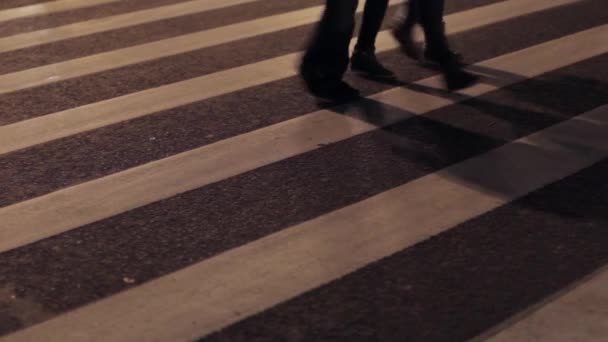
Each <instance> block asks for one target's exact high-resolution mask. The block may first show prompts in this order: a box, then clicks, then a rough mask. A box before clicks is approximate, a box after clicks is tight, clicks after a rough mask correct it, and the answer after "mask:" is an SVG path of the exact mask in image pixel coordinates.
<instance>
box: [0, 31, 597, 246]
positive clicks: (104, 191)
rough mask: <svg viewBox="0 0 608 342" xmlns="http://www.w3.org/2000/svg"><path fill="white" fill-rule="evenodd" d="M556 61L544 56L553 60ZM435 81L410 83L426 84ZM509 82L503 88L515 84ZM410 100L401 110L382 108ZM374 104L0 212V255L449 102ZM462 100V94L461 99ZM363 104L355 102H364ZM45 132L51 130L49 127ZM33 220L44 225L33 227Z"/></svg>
mask: <svg viewBox="0 0 608 342" xmlns="http://www.w3.org/2000/svg"><path fill="white" fill-rule="evenodd" d="M606 37H608V25H604V26H600V27H597V28H594V29H591V30H587V31H582V32H579V33H576V34H573V35H570V36H567V37H563V38H560V39H556V40H553V41H549V42H546V43H542V44H539V45H536V46H533V47H530V48H527V49H523V50H520V51H518V52H514V53H510V54H508V55H506V56H500V57H496V58H494V59H491V60H488V61H486V62H483V63H481V65H485V66H488V67H492V68H495V69H497V70H502V71H503V72H507V73H512V74H518V73H520V72H523V73H525V74H526V75H527V76H528V77H533V76H537V75H540V74H542V73H545V72H549V71H551V70H555V69H556V68H560V67H564V66H566V65H569V64H572V63H576V62H579V61H582V60H585V59H588V58H591V57H594V56H597V55H600V54H603V53H606V52H608V45H606V44H603V43H602V42H605V41H606ZM556 55H558V56H562V58H552V57H553V56H556ZM438 80H439V76H435V77H431V78H429V79H425V80H422V81H420V82H418V83H417V84H419V85H423V84H424V85H428V84H433V83H434V82H438ZM516 81H517V80H514V79H513V78H508V79H507V81H504V84H503V86H505V85H508V84H512V83H514V82H516ZM494 89H496V87H495V86H491V85H483V84H482V85H479V86H477V87H475V88H472V89H471V90H470V92H472V93H475V95H481V94H484V93H487V92H490V91H492V90H494ZM405 97H407V98H411V99H412V101H411V102H410V104H409V107H406V103H402V104H401V105H400V106H401V107H402V108H404V109H408V111H403V110H399V109H396V108H394V107H391V106H383V105H381V103H382V102H387V103H395V102H396V101H399V99H401V98H405ZM370 98H371V99H372V100H376V101H379V102H377V103H380V105H379V106H373V107H372V108H368V107H366V106H365V105H362V106H353V108H352V110H351V112H350V113H349V114H350V116H347V115H341V114H338V113H336V112H332V111H330V110H321V111H317V112H313V113H310V114H307V115H304V116H301V117H298V118H295V119H292V120H288V121H285V122H282V123H279V124H275V125H272V126H267V127H265V128H262V129H259V130H256V131H253V132H249V133H246V134H242V135H239V136H235V137H232V138H229V139H226V140H222V141H219V142H216V143H213V144H210V145H206V146H203V147H200V148H197V149H194V150H190V151H187V152H183V153H180V154H177V155H174V156H171V157H168V158H165V159H161V160H157V161H154V162H150V163H148V164H144V165H141V166H137V167H134V168H132V169H128V170H125V171H122V172H119V173H115V174H112V175H109V176H106V177H103V178H99V179H96V180H92V181H89V182H85V183H82V184H79V185H75V186H72V187H68V188H64V189H62V190H58V191H56V192H53V193H49V194H46V195H44V196H40V197H37V198H34V199H31V200H27V201H24V202H20V203H16V204H13V205H10V206H7V207H4V208H0V252H4V251H7V250H10V249H13V248H17V247H20V246H23V245H25V244H28V243H32V242H35V241H38V240H41V239H44V238H48V237H51V236H53V235H56V234H60V233H63V232H66V231H69V230H71V229H75V228H78V227H80V226H83V225H85V224H88V223H92V222H95V221H98V220H102V219H105V218H108V217H111V216H114V215H117V214H120V213H123V212H126V211H128V210H131V209H135V208H138V207H141V206H144V205H147V204H150V203H153V202H156V201H160V200H162V199H166V198H169V197H172V196H175V195H177V194H180V193H183V192H186V191H190V190H193V189H197V188H200V187H203V186H206V185H208V184H211V183H214V182H218V181H221V180H224V179H226V178H229V177H232V176H236V175H239V174H242V173H244V172H247V171H251V170H253V169H256V168H259V167H262V166H264V165H268V164H271V163H274V162H278V161H280V160H283V159H286V158H289V157H293V156H296V155H299V154H302V153H306V152H309V151H312V150H315V149H318V148H319V146H320V145H321V144H328V143H333V142H337V141H341V140H344V139H348V138H351V137H353V136H356V135H358V134H362V133H366V132H369V131H372V130H374V129H377V127H378V126H385V125H389V124H392V123H395V122H398V121H401V120H405V119H407V118H408V117H411V116H412V115H415V114H424V113H426V112H428V111H431V110H435V109H438V108H440V107H443V106H447V105H450V104H452V103H455V101H457V100H456V99H454V100H448V99H446V98H444V97H439V96H433V95H429V94H424V93H420V92H414V91H408V90H403V89H393V90H389V91H386V92H383V93H379V94H376V95H374V96H371V97H370ZM464 98H467V97H466V96H464V97H463V99H464ZM365 102H366V101H363V103H365ZM369 110H373V111H375V112H373V113H371V114H373V115H374V116H375V117H379V116H382V120H381V121H378V122H375V123H374V124H370V123H368V122H366V121H365V120H360V119H358V118H357V117H361V116H365V115H367V114H370V113H368V112H366V111H369ZM50 129H54V128H53V127H51V128H50ZM40 222H44V225H41V224H40Z"/></svg>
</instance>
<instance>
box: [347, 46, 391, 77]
mask: <svg viewBox="0 0 608 342" xmlns="http://www.w3.org/2000/svg"><path fill="white" fill-rule="evenodd" d="M350 68H351V70H353V71H355V72H359V73H362V74H364V75H366V76H371V77H376V78H395V74H394V73H393V72H392V71H390V70H388V69H387V68H385V67H384V66H383V65H382V64H380V62H378V59H377V58H376V54H375V53H373V52H363V51H355V53H353V56H352V58H351V60H350Z"/></svg>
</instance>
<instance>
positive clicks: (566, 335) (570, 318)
mask: <svg viewBox="0 0 608 342" xmlns="http://www.w3.org/2000/svg"><path fill="white" fill-rule="evenodd" d="M577 285H578V286H576V287H575V288H574V289H571V288H569V289H567V290H566V291H562V293H561V294H562V295H561V296H559V297H558V298H557V299H555V300H554V301H551V302H549V303H548V304H546V305H545V306H542V307H541V308H540V309H539V310H538V311H536V312H534V313H527V314H528V316H527V317H526V318H524V319H522V320H520V321H519V322H517V323H515V324H514V325H513V326H511V327H509V328H507V329H505V330H503V331H501V332H500V333H498V334H497V335H495V336H492V337H490V338H489V339H487V341H488V342H512V341H517V342H572V341H606V340H608V268H604V269H602V270H600V271H599V272H596V274H594V275H593V276H592V277H590V279H585V281H583V282H580V283H579V284H577Z"/></svg>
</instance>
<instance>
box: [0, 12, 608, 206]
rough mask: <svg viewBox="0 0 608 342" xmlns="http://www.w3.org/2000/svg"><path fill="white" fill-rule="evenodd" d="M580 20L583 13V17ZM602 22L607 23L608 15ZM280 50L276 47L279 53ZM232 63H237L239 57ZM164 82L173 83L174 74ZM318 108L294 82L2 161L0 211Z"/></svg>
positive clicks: (466, 37) (408, 67)
mask: <svg viewBox="0 0 608 342" xmlns="http://www.w3.org/2000/svg"><path fill="white" fill-rule="evenodd" d="M590 3H591V4H592V5H593V6H588V7H586V9H587V10H597V4H598V3H599V2H598V1H594V2H590ZM573 12H578V11H572V10H571V9H568V8H563V9H560V10H559V12H557V13H549V14H546V13H545V14H538V15H533V16H529V17H526V18H521V19H517V20H514V21H510V22H506V23H501V24H497V25H493V26H490V27H485V28H482V29H479V30H475V31H471V32H467V33H464V34H460V35H455V36H454V38H453V41H454V45H455V46H459V47H462V46H469V47H476V48H474V49H471V48H470V49H467V51H466V57H467V60H469V61H471V62H477V61H481V60H485V59H488V58H491V57H494V56H498V55H501V54H504V53H508V52H511V51H515V50H518V49H522V48H525V47H529V46H532V45H534V44H538V43H541V42H543V41H546V40H549V39H555V38H558V37H561V36H563V35H567V34H571V33H573V32H576V31H575V30H574V29H570V28H569V27H568V28H567V27H563V26H560V25H558V24H557V22H558V21H559V20H561V18H563V16H565V15H568V14H569V13H573ZM585 13H587V12H585ZM578 16H581V14H580V13H579V14H578ZM603 19H604V21H608V13H607V14H606V18H603ZM551 20H553V21H554V22H555V23H552V21H551ZM593 24H594V22H591V23H587V24H581V26H583V28H587V27H589V26H591V25H593ZM595 24H597V23H595ZM535 25H536V26H535ZM575 26H576V25H575ZM546 27H551V30H548V31H542V29H543V28H546ZM523 28H525V29H526V30H534V29H538V30H539V32H542V34H539V35H525V34H519V35H508V33H509V32H514V31H517V30H522V29H523ZM579 29H580V27H579ZM290 32H291V30H290ZM484 32H489V33H491V35H492V36H494V37H496V36H504V37H505V39H504V40H503V41H501V44H494V45H492V46H491V47H490V46H489V45H488V44H490V42H489V38H488V35H487V34H484ZM300 33H303V32H300ZM284 38H285V41H288V40H289V38H291V39H293V38H294V36H292V35H287V36H285V37H284ZM258 42H259V41H258V40H254V41H252V43H255V44H257V43H258ZM230 46H231V45H227V46H225V47H226V49H224V50H222V52H221V53H218V54H217V56H222V55H225V54H226V53H229V47H230ZM278 48H279V47H277V45H275V48H274V49H275V51H276V49H278ZM245 51H248V50H245ZM234 58H236V59H238V57H236V56H235V57H234ZM381 58H382V60H383V61H385V62H386V64H387V66H389V67H391V68H392V69H393V70H395V71H396V72H397V73H398V75H399V77H400V78H401V79H402V80H404V81H406V82H411V81H414V80H417V79H421V78H423V77H426V76H429V75H432V74H433V72H432V71H429V70H427V69H424V68H421V67H420V66H418V65H417V64H416V63H413V62H411V61H407V60H404V57H403V56H402V55H401V54H400V53H399V52H397V51H393V52H389V53H386V54H382V56H381ZM240 61H241V62H245V61H243V60H240ZM214 64H215V63H214ZM194 65H196V64H194ZM130 70H133V69H130ZM184 70H185V71H184V72H188V71H187V70H192V65H190V67H189V68H186V69H184ZM173 71H174V75H175V74H176V73H178V70H175V69H174V70H173ZM194 72H195V73H196V72H197V71H196V70H194ZM120 74H121V73H120V72H116V73H115V74H112V73H110V74H108V75H106V77H104V78H103V80H107V82H111V81H113V82H116V84H117V85H118V86H121V85H122V86H126V87H127V88H131V89H132V88H133V87H137V86H141V87H145V86H152V85H151V84H149V83H146V82H143V84H139V85H138V82H133V81H132V82H128V78H129V77H133V72H129V73H124V76H121V75H120ZM142 74H144V75H147V76H150V77H156V76H153V73H147V72H145V71H142ZM165 76H167V77H169V74H167V75H165ZM174 77H175V76H174ZM348 79H349V81H350V82H351V83H353V84H354V85H355V86H357V87H358V88H359V89H361V90H362V93H363V94H365V95H369V94H373V93H376V92H380V91H382V90H386V89H389V88H391V87H392V85H387V84H380V83H376V82H370V81H367V80H363V79H359V78H357V77H354V76H352V75H349V76H348ZM75 83H78V81H75ZM53 87H57V85H54V86H48V88H53ZM112 89H116V88H113V87H110V86H108V85H107V84H106V85H104V84H95V85H93V86H91V85H89V86H84V85H82V84H81V87H77V88H76V87H75V88H74V89H73V90H72V91H70V92H69V94H70V96H73V98H76V97H79V98H80V97H85V96H86V93H87V91H91V92H93V93H95V94H97V95H99V94H100V93H103V92H104V90H108V92H107V94H106V96H108V97H110V96H112V95H111V91H110V90H112ZM21 94H23V93H21ZM29 96H32V95H31V94H30V95H29ZM29 96H28V97H29ZM0 98H2V97H0ZM51 98H52V97H51ZM566 98H567V97H566ZM22 101H23V100H22ZM51 102H52V101H51V100H50V98H48V97H47V98H46V101H43V102H42V101H41V102H40V103H38V104H35V103H32V105H31V106H25V107H30V109H33V108H32V107H33V106H35V105H37V106H38V107H39V108H40V109H44V108H48V107H52V104H51ZM0 103H1V102H0ZM20 103H23V102H20ZM57 103H59V104H61V105H62V106H68V105H69V103H67V101H65V98H63V99H62V98H58V101H57ZM72 104H73V103H72ZM317 107H318V105H317V102H316V100H315V99H314V98H312V97H310V96H309V95H308V94H306V92H305V90H304V88H303V86H302V84H301V82H300V80H299V79H297V78H290V79H287V80H283V81H279V82H273V83H270V84H267V85H263V86H259V87H254V88H251V89H246V90H243V91H240V92H236V93H231V94H227V95H225V96H220V97H216V98H212V99H209V100H206V101H201V102H199V103H195V104H191V105H186V106H182V107H179V108H175V109H171V110H167V111H162V112H159V113H155V114H154V115H149V116H146V117H142V118H138V119H135V120H131V121H127V122H123V123H119V124H115V125H112V126H108V127H105V128H101V129H97V130H94V131H91V132H85V133H82V134H79V135H76V136H73V137H68V138H65V139H60V140H57V141H53V142H49V143H46V144H43V145H39V146H34V147H31V148H28V149H25V150H22V151H17V152H13V153H10V154H7V155H3V156H1V157H0V166H1V167H0V187H2V188H3V189H5V191H3V192H2V193H1V194H0V206H6V205H9V204H11V203H15V202H18V201H22V200H25V199H28V198H32V197H36V196H39V195H42V194H44V193H48V192H51V191H54V190H57V189H59V188H62V187H65V186H69V185H73V184H78V183H81V182H84V181H87V180H91V179H94V178H98V177H102V176H104V175H108V174H111V173H114V172H118V171H121V170H125V169H127V168H130V167H134V166H136V165H140V164H143V163H146V162H150V161H153V160H157V159H160V158H164V157H166V156H169V155H172V154H176V153H179V152H183V151H187V150H189V149H193V148H196V147H200V146H204V145H207V144H210V143H213V142H216V141H218V140H221V139H226V138H229V137H231V136H235V135H238V134H242V133H246V132H248V131H252V130H255V129H258V128H262V127H264V126H266V125H270V124H274V123H277V122H281V121H285V120H288V119H292V118H294V117H297V116H300V115H303V114H306V113H309V112H312V111H315V110H316V109H317ZM30 114H31V112H30ZM49 175H53V176H52V177H51V176H49Z"/></svg>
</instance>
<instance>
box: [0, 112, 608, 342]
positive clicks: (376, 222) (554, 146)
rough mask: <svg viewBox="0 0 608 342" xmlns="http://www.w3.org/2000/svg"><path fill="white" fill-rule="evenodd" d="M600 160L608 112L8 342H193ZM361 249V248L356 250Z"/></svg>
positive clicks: (607, 138)
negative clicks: (95, 340)
mask: <svg viewBox="0 0 608 342" xmlns="http://www.w3.org/2000/svg"><path fill="white" fill-rule="evenodd" d="M606 157H608V105H607V106H603V107H600V108H597V109H596V110H593V111H590V112H588V113H584V114H582V115H579V116H577V117H574V118H573V119H570V120H567V121H565V122H562V123H560V124H557V125H555V126H552V127H549V128H547V129H545V130H542V131H540V132H537V133H535V134H532V135H530V136H528V137H525V138H522V139H519V140H516V141H514V142H511V143H509V144H507V145H504V146H502V147H500V148H497V149H495V150H492V151H490V152H488V153H484V154H482V155H479V156H477V157H474V158H471V159H468V160H466V161H464V162H461V163H458V164H456V165H453V166H451V167H448V168H446V169H443V170H441V171H439V172H436V173H433V174H430V175H428V176H425V177H423V178H420V179H418V180H415V181H412V182H410V183H407V184H405V185H402V186H399V187H397V188H394V189H392V190H389V191H386V192H384V193H381V194H379V195H376V196H374V197H371V198H369V199H367V200H364V201H362V202H359V203H356V204H353V205H350V206H348V207H345V208H343V209H340V210H337V211H334V212H331V213H329V214H326V215H323V216H321V217H319V218H317V219H313V220H311V221H307V222H304V223H302V224H299V225H296V226H293V227H290V228H288V229H285V230H282V231H280V232H278V233H275V234H272V235H270V236H267V237H265V238H262V239H260V240H257V241H254V242H251V243H249V244H246V245H244V246H241V247H238V248H235V249H233V250H230V251H228V252H225V253H223V254H220V255H218V256H216V257H213V258H210V259H207V260H205V261H203V262H201V263H199V264H195V265H193V266H191V267H188V268H186V269H183V270H181V271H177V272H175V273H173V274H171V275H168V276H164V277H161V278H159V279H156V280H154V281H151V282H149V283H147V284H144V285H142V286H140V287H138V288H135V289H132V290H128V291H125V292H123V293H120V294H118V295H115V296H112V297H109V298H107V299H104V300H102V301H100V302H97V303H94V304H91V305H89V306H85V307H83V308H81V309H77V310H75V311H72V312H70V313H67V314H65V315H63V316H60V317H58V318H55V319H52V320H50V321H47V322H44V323H42V324H40V325H38V326H34V327H32V328H29V329H26V330H23V331H20V332H17V333H15V334H13V335H9V336H8V337H7V338H6V341H30V340H40V339H49V338H50V339H52V340H61V341H75V340H81V339H87V338H91V337H97V336H104V338H107V339H109V340H112V341H131V340H134V339H138V340H146V341H172V340H190V339H194V338H197V337H200V336H203V335H207V334H209V333H211V332H214V331H216V330H218V329H221V328H223V327H226V326H228V325H230V324H233V323H235V322H237V321H239V320H241V319H243V318H245V317H248V316H251V315H254V314H256V313H259V312H261V311H262V310H265V309H268V308H270V307H272V306H274V305H277V304H279V303H281V302H284V301H286V300H288V299H290V298H293V297H295V296H298V295H300V294H302V293H304V292H306V291H309V290H312V289H314V288H316V287H318V286H321V285H323V284H326V283H328V282H331V281H333V280H336V279H338V278H340V277H342V276H345V275H347V274H349V273H351V272H354V271H356V270H358V269H360V268H362V267H364V266H366V265H368V264H370V263H372V262H375V261H377V260H380V259H382V258H384V257H386V256H389V255H392V254H394V253H396V252H399V251H401V250H403V249H405V248H408V247H410V246H412V245H414V244H416V243H419V242H421V241H423V240H425V239H427V238H429V237H431V236H433V235H436V234H440V233H442V232H444V231H446V230H448V229H450V228H452V227H454V226H456V225H458V224H460V223H463V222H466V221H467V220H470V219H472V218H474V217H476V216H479V215H481V214H483V213H486V212H488V211H490V210H493V209H496V208H497V207H499V206H501V205H504V204H507V203H509V202H511V201H513V200H515V199H517V198H520V197H522V196H524V195H526V194H528V193H530V192H532V191H534V190H537V189H539V188H542V187H543V186H546V185H548V184H550V183H552V182H555V181H558V180H560V179H563V178H565V177H567V176H569V175H571V174H573V173H575V172H577V171H580V170H581V169H584V168H586V167H589V166H591V165H592V164H594V163H596V162H598V161H600V160H602V159H604V158H606ZM361 251H364V253H362V252H361Z"/></svg>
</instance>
